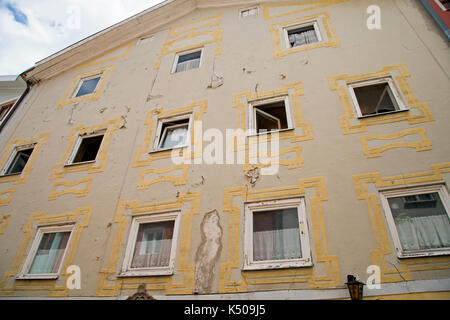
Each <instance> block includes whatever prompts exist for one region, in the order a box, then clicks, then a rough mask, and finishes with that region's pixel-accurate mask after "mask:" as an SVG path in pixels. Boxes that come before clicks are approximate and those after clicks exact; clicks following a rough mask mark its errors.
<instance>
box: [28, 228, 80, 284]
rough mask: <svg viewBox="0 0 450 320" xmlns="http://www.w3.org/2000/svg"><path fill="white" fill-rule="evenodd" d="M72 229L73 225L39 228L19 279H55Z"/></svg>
mask: <svg viewBox="0 0 450 320" xmlns="http://www.w3.org/2000/svg"><path fill="white" fill-rule="evenodd" d="M72 229H73V225H65V226H53V227H41V228H39V229H38V231H37V233H36V236H35V239H34V241H33V243H32V246H31V249H30V253H29V255H28V257H27V259H26V261H25V264H24V266H23V270H22V273H21V275H20V277H23V278H33V279H56V278H57V277H58V276H59V274H60V272H61V266H62V265H63V261H64V258H65V256H66V252H67V248H68V247H69V243H70V239H71V234H72Z"/></svg>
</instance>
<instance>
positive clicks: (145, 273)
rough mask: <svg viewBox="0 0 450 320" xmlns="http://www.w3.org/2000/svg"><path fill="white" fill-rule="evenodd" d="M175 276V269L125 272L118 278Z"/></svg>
mask: <svg viewBox="0 0 450 320" xmlns="http://www.w3.org/2000/svg"><path fill="white" fill-rule="evenodd" d="M171 275H173V268H160V269H147V270H135V271H125V272H122V273H120V274H118V275H117V277H118V278H127V277H152V276H171Z"/></svg>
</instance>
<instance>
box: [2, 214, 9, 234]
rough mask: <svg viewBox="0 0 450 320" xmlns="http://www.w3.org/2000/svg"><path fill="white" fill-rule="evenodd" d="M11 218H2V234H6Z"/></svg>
mask: <svg viewBox="0 0 450 320" xmlns="http://www.w3.org/2000/svg"><path fill="white" fill-rule="evenodd" d="M9 220H11V216H0V234H4V233H5V230H6V227H7V226H8V223H9Z"/></svg>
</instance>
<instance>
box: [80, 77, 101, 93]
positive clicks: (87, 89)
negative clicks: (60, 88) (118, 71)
mask: <svg viewBox="0 0 450 320" xmlns="http://www.w3.org/2000/svg"><path fill="white" fill-rule="evenodd" d="M99 81H100V77H97V78H94V79H90V80H83V83H82V84H81V86H80V88H79V89H78V92H77V95H76V97H80V96H84V95H87V94H91V93H93V92H94V91H95V88H97V84H98V82H99Z"/></svg>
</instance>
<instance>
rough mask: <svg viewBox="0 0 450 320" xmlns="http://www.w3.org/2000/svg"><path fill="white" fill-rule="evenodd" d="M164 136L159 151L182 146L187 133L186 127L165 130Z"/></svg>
mask: <svg viewBox="0 0 450 320" xmlns="http://www.w3.org/2000/svg"><path fill="white" fill-rule="evenodd" d="M164 130H165V132H166V133H165V135H164V137H163V139H164V140H163V142H162V143H161V149H168V148H174V147H179V146H184V145H185V143H186V137H187V132H188V125H187V124H186V125H184V126H176V127H168V128H165V129H164Z"/></svg>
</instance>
